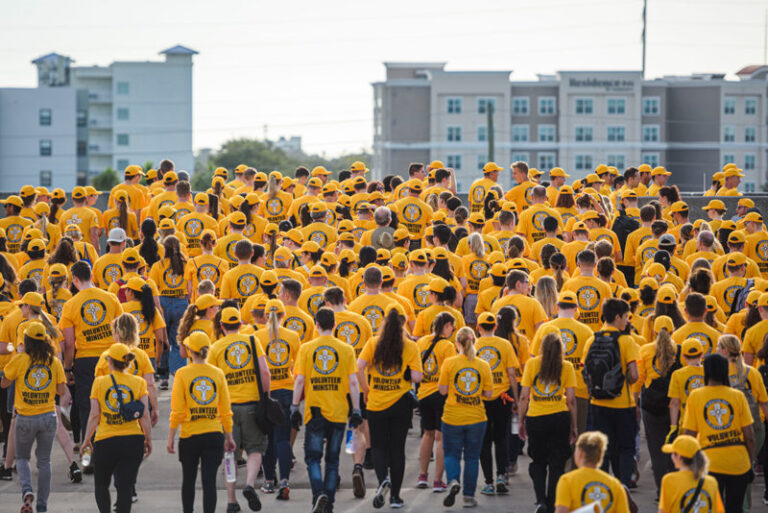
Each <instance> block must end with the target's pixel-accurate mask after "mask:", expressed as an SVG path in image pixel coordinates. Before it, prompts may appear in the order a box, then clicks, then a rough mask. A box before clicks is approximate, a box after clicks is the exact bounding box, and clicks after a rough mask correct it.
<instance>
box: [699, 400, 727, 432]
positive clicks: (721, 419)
mask: <svg viewBox="0 0 768 513" xmlns="http://www.w3.org/2000/svg"><path fill="white" fill-rule="evenodd" d="M704 421H705V422H706V423H707V425H708V426H709V427H711V428H712V429H716V430H718V431H722V430H724V429H728V428H729V427H731V424H732V423H733V406H731V403H729V402H728V401H726V400H724V399H712V400H710V401H707V403H706V404H705V405H704Z"/></svg>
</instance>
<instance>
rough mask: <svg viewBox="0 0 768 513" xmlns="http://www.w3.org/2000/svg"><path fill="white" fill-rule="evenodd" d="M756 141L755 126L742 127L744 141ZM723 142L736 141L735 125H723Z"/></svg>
mask: <svg viewBox="0 0 768 513" xmlns="http://www.w3.org/2000/svg"><path fill="white" fill-rule="evenodd" d="M756 141H757V127H754V126H747V127H744V142H747V143H753V142H756ZM723 142H736V127H734V126H726V127H723Z"/></svg>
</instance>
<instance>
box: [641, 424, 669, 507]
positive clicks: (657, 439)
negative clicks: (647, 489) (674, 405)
mask: <svg viewBox="0 0 768 513" xmlns="http://www.w3.org/2000/svg"><path fill="white" fill-rule="evenodd" d="M643 426H644V427H645V441H646V442H647V443H648V454H649V455H650V457H651V468H652V469H653V480H654V481H655V482H656V495H657V496H658V494H659V491H660V490H661V478H663V477H664V474H666V473H667V472H670V471H671V466H672V460H671V459H670V457H669V455H668V454H664V453H663V452H661V447H662V446H663V445H664V439H665V438H666V437H667V433H668V432H669V412H667V413H666V414H665V415H653V414H651V413H648V412H647V411H645V410H643Z"/></svg>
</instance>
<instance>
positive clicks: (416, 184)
mask: <svg viewBox="0 0 768 513" xmlns="http://www.w3.org/2000/svg"><path fill="white" fill-rule="evenodd" d="M408 188H409V189H410V190H412V191H415V192H421V191H423V190H424V184H422V183H421V180H409V181H408Z"/></svg>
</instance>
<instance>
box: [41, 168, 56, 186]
mask: <svg viewBox="0 0 768 513" xmlns="http://www.w3.org/2000/svg"><path fill="white" fill-rule="evenodd" d="M52 185H53V172H51V171H40V186H41V187H50V186H52Z"/></svg>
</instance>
